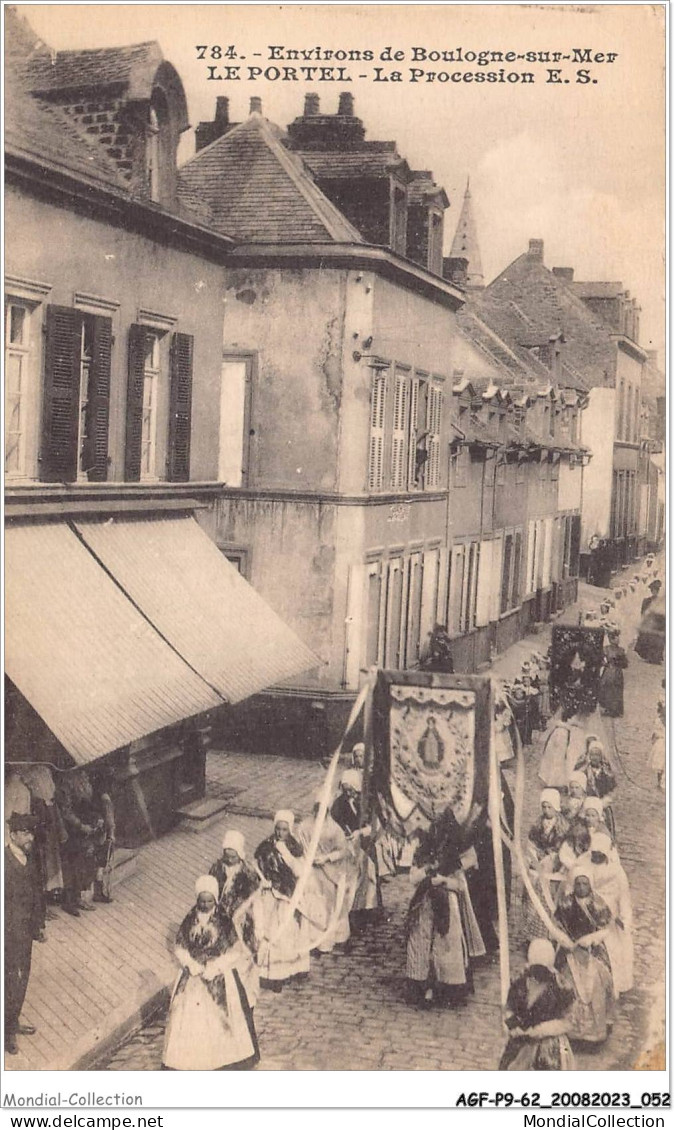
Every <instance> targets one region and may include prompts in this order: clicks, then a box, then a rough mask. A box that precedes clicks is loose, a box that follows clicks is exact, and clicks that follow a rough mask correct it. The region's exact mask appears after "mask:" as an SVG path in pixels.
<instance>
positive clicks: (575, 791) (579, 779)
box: [562, 769, 587, 824]
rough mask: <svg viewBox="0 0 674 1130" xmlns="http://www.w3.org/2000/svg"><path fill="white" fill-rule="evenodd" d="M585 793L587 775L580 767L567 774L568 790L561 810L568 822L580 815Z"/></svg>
mask: <svg viewBox="0 0 674 1130" xmlns="http://www.w3.org/2000/svg"><path fill="white" fill-rule="evenodd" d="M586 793H587V777H586V776H585V774H584V773H582V772H581V771H580V769H575V770H574V771H573V773H571V774H569V791H568V793H567V795H566V796H565V798H564V800H563V802H562V812H563V813H564V815H565V817H566V819H567V820H568V821H569V824H571V823H573V821H574V820H576V819H577V817H578V816H579V815H580V812H581V809H582V807H583V801H584V800H585V795H586Z"/></svg>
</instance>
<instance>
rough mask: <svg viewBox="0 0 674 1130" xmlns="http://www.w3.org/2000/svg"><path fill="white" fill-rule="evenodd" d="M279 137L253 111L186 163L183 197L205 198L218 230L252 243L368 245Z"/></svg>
mask: <svg viewBox="0 0 674 1130" xmlns="http://www.w3.org/2000/svg"><path fill="white" fill-rule="evenodd" d="M278 135H279V131H278V129H277V128H276V127H274V126H272V125H271V123H270V122H268V121H267V120H266V118H263V117H262V115H261V114H257V113H255V114H251V116H250V118H249V119H248V121H246V122H242V124H241V125H239V126H236V127H235V129H232V130H230V131H229V132H228V133H226V134H224V136H223V137H220V138H218V140H217V141H214V142H213V143H212V145H209V146H207V147H206V148H205V149H202V150H200V152H199V153H197V154H195V156H194V157H192V158H191V159H190V160H189V161H188V162H187V163H186V164H185V165H183V166H182V168H181V169H180V170H179V181H178V184H179V187H178V192H179V196H180V197H181V198H183V196H184V194H189V195H190V196H191V197H192V198H193V197H195V196H196V197H198V198H199V199H202V200H205V201H206V203H207V204H208V205H209V207H210V209H211V213H212V216H213V224H214V226H215V227H216V228H217V229H218V230H221V231H225V232H226V233H227V234H228V235H233V236H235V237H237V238H239V239H245V240H247V241H249V242H251V243H297V242H300V243H324V242H328V241H334V242H337V243H362V239H361V237H360V235H359V233H358V232H357V231H356V229H355V228H354V227H352V225H351V224H350V223H349V222H348V220H346V219H345V217H344V216H343V215H342V213H341V212H340V211H338V209H337V208H335V206H334V204H332V203H331V202H330V201H329V200H328V199H327V197H325V196H324V195H323V193H322V192H321V191H320V189H319V188H318V186H317V185H316V184H315V182H314V181H313V179H312V178H311V176H310V174H309V172H308V171H307V169H306V168H305V166H304V164H303V162H302V160H301V159H300V157H299V156H298V154H295V153H291V152H289V150H287V149H286V148H285V147H284V146H283V145H282V144H281V142H280V141H279V136H278Z"/></svg>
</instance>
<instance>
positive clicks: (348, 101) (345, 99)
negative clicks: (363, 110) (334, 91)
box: [337, 90, 354, 118]
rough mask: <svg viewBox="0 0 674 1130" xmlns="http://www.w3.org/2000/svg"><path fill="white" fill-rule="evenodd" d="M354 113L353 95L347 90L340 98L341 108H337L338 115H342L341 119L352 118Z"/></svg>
mask: <svg viewBox="0 0 674 1130" xmlns="http://www.w3.org/2000/svg"><path fill="white" fill-rule="evenodd" d="M353 111H354V106H353V94H350V93H349V92H348V91H346V90H345V91H343V92H342V93H341V94H340V96H339V106H338V108H337V113H338V114H339V115H340V117H343V118H352V117H353Z"/></svg>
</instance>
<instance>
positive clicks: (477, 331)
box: [457, 300, 550, 383]
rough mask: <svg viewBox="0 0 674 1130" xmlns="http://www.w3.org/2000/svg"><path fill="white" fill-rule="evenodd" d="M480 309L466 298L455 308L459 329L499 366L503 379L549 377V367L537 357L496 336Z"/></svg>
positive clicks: (540, 379) (504, 380)
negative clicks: (461, 305) (466, 300)
mask: <svg viewBox="0 0 674 1130" xmlns="http://www.w3.org/2000/svg"><path fill="white" fill-rule="evenodd" d="M481 313H482V311H481V308H480V305H479V300H475V301H469V302H466V304H465V306H463V307H462V308H461V309H460V310H459V311H458V312H457V321H458V324H459V329H460V330H461V332H462V333H463V334H464V336H465V337H466V338H467V339H468V340H469V341H470V342H472V344H473V345H475V346H476V347H477V348H478V349H479V350H481V352H482V353H484V354H485V356H486V357H487V359H488V360H489V361H490V362H491V364H492V365H494V366H496V367H497V368H498V369H499V370H500V372H501V373H502V377H501V378H499V379H500V380H502V382H503V383H506V382H507V380H508V379H517V380H520V381H521V380H522V379H524V380H530V381H537V382H540V381H542V380H544V381H549V380H550V370H549V369H548V368H547V367H546V366H545V365H543V364H542V362H541V361H539V360H538V358H537V357H534V356H533V355H532V354H530V353H529V352H528V351H527V350H525V349H521V348H519V347H518V346H517V345H514V344H513V343H510V342H507V341H505V340H503V339H502V338H501V337H499V335H498V333H497V332H495V330H494V328H492V327H490V326H489V325H488V324H487V321H486V320H485V319H483V318H482V317H481Z"/></svg>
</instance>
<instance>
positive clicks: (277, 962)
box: [259, 888, 311, 981]
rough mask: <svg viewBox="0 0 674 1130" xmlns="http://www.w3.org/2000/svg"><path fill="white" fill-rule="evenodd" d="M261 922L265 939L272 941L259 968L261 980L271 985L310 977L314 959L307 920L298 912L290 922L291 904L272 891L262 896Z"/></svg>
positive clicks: (268, 890)
mask: <svg viewBox="0 0 674 1130" xmlns="http://www.w3.org/2000/svg"><path fill="white" fill-rule="evenodd" d="M260 918H261V923H260V924H261V929H262V934H263V937H264V938H265V940H268V939H269V938H271V939H272V941H271V944H270V945H269V947H268V952H267V954H266V957H265V958H264V959H263V961H262V962H261V964H260V966H259V969H260V976H261V977H264V978H265V980H267V981H287V980H288V978H289V977H296V976H297V974H298V973H308V972H309V967H310V963H311V959H310V957H309V930H308V925H309V924H308V922H307V921H306V919H305V918H304V917H302V916H301V915H298V912H297V911H296V912H295V913H294V914H293V915H291V918H290V921H288V903H287V902H286V901H284V900H283V899H279V898H277V897H276V895H275V894H274V892H273V891H272V890H271V889H269V888H268V889H266V890H264V891H262V893H261V895H260ZM298 919H299V920H298Z"/></svg>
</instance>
